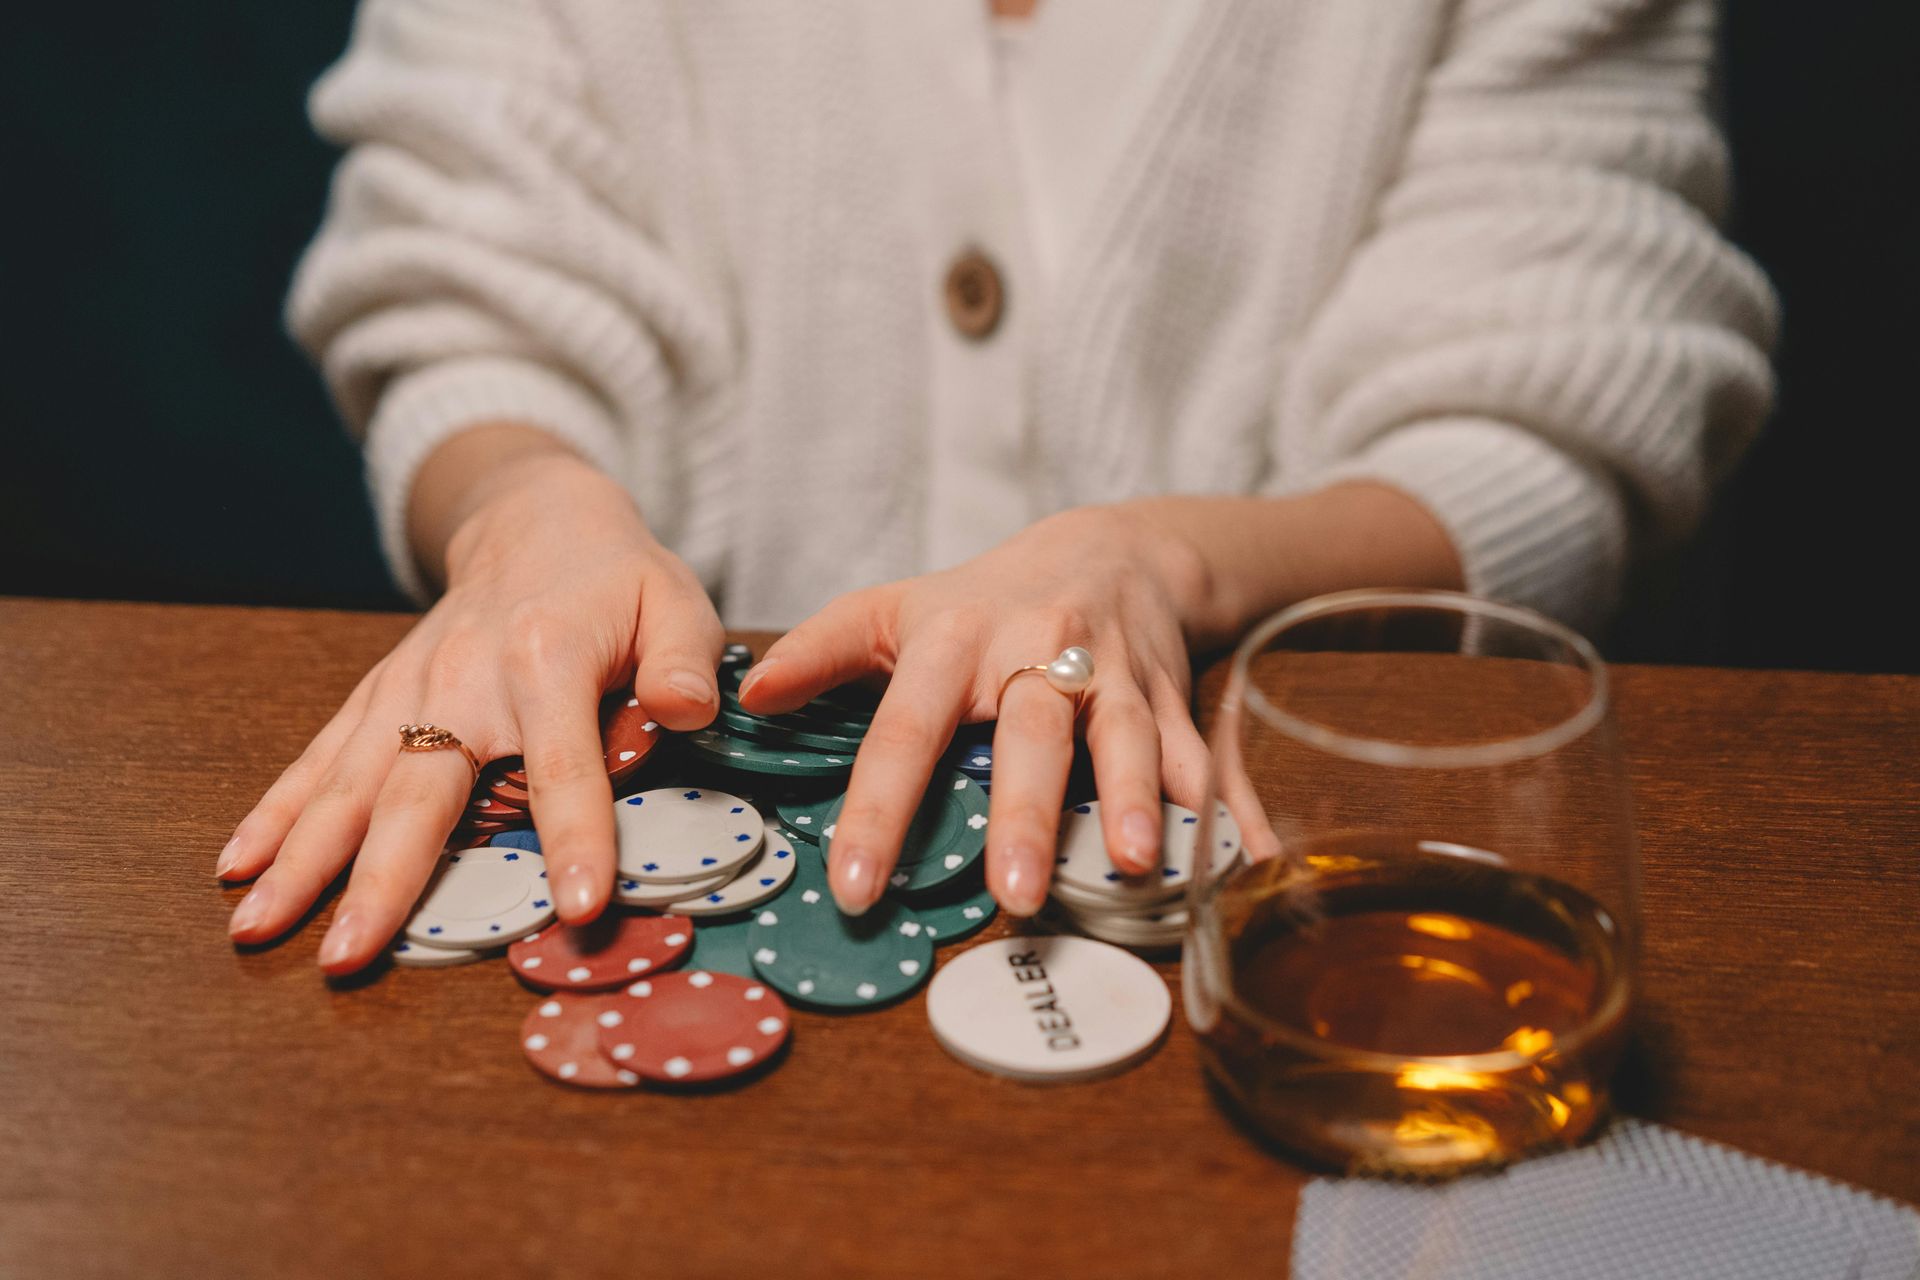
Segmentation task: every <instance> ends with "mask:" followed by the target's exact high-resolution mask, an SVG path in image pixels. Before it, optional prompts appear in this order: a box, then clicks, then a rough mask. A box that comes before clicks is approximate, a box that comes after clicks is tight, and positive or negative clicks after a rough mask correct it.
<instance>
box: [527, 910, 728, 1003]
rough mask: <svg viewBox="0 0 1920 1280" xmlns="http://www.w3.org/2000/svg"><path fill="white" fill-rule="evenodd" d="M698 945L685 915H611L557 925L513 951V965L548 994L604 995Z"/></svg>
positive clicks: (666, 965)
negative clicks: (599, 992) (609, 990)
mask: <svg viewBox="0 0 1920 1280" xmlns="http://www.w3.org/2000/svg"><path fill="white" fill-rule="evenodd" d="M692 945H693V923H692V922H691V921H689V920H687V919H686V918H685V917H683V916H673V915H665V916H655V915H647V916H641V915H630V914H628V913H626V912H624V911H608V912H605V913H603V914H602V915H601V916H600V918H599V919H597V920H595V921H593V922H592V923H591V924H586V925H582V926H579V927H574V926H571V925H564V924H556V925H554V926H553V927H552V928H549V929H542V930H541V931H540V932H538V933H531V934H528V935H527V936H526V937H524V938H522V939H520V941H518V942H516V943H514V944H513V945H512V946H510V947H508V948H507V963H508V964H510V965H512V966H513V971H514V972H515V973H517V974H519V975H520V977H521V978H522V979H524V980H525V981H526V982H527V983H528V984H530V985H532V986H536V987H539V988H541V989H542V990H545V991H556V990H565V991H604V990H606V989H608V988H610V987H617V986H620V985H621V984H622V983H626V982H632V981H633V980H634V979H635V978H637V977H640V976H641V975H643V974H650V973H659V972H661V971H663V970H666V969H670V968H672V967H673V965H674V964H675V963H677V962H678V961H679V960H680V958H681V957H683V956H685V955H686V954H687V950H688V948H690V947H691V946H692Z"/></svg>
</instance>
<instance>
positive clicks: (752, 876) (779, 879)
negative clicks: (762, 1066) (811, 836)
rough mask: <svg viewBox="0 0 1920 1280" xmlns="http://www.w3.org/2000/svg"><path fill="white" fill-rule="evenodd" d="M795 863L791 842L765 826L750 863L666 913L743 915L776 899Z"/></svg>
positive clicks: (789, 880)
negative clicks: (751, 908)
mask: <svg viewBox="0 0 1920 1280" xmlns="http://www.w3.org/2000/svg"><path fill="white" fill-rule="evenodd" d="M799 863H800V860H799V858H797V857H795V856H794V852H793V844H792V842H791V841H789V840H788V839H787V838H786V836H785V835H783V834H782V833H781V832H779V831H777V830H775V829H774V827H773V826H772V824H768V825H767V827H766V835H765V837H764V838H763V839H762V841H761V843H760V852H759V853H757V854H755V855H754V856H753V859H752V861H750V862H748V863H747V865H746V866H744V867H742V868H741V869H740V870H739V872H737V873H736V874H735V875H733V877H732V878H731V879H729V880H728V881H727V882H726V883H725V884H723V885H721V886H719V887H718V888H715V889H708V890H705V891H702V892H699V893H696V894H694V895H692V896H689V897H686V898H682V899H681V900H680V901H678V902H675V903H673V904H672V906H671V907H670V908H669V910H672V911H677V912H679V913H680V914H682V915H689V916H720V915H728V914H731V913H732V912H735V911H745V910H746V909H747V908H749V907H754V906H758V905H759V904H760V903H763V902H766V901H767V900H769V899H771V898H773V897H775V896H777V895H778V894H779V893H780V891H781V890H783V889H785V888H786V887H787V886H788V885H789V884H791V883H792V881H793V872H794V868H795V867H797V866H798V865H799Z"/></svg>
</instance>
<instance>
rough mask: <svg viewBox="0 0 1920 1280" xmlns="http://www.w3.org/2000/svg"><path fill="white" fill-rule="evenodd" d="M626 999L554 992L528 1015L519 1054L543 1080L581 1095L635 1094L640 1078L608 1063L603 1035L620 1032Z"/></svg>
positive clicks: (521, 1033) (629, 1071)
mask: <svg viewBox="0 0 1920 1280" xmlns="http://www.w3.org/2000/svg"><path fill="white" fill-rule="evenodd" d="M624 1004H625V997H623V996H609V995H573V994H571V993H568V992H564V991H561V992H556V993H554V994H553V995H550V996H548V997H547V998H546V999H544V1000H542V1001H541V1002H540V1003H539V1004H537V1005H535V1006H534V1007H533V1008H532V1009H531V1010H529V1011H528V1013H527V1017H526V1021H524V1022H522V1023H521V1024H520V1050H521V1052H523V1053H525V1054H526V1055H527V1061H528V1062H530V1063H532V1064H533V1069H534V1070H535V1071H538V1072H539V1073H540V1074H541V1075H543V1076H547V1077H549V1078H551V1079H554V1080H558V1081H560V1082H561V1083H562V1084H572V1085H579V1086H580V1087H581V1088H583V1089H631V1088H633V1087H634V1086H635V1085H637V1084H639V1083H640V1076H639V1074H638V1073H637V1072H635V1071H632V1070H629V1069H628V1068H626V1067H622V1066H619V1065H617V1064H616V1063H613V1062H610V1061H608V1060H607V1057H606V1055H605V1054H603V1053H601V1052H600V1033H601V1032H602V1031H604V1030H608V1029H609V1027H612V1028H614V1029H617V1028H618V1025H619V1023H620V1022H621V1021H622V1019H623V1018H624V1017H625V1010H624V1007H623V1006H624Z"/></svg>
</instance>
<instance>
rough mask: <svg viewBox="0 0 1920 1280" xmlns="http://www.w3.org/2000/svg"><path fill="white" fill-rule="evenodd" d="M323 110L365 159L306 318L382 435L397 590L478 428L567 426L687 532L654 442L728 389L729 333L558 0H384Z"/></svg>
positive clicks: (332, 217) (344, 392)
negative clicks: (431, 492) (411, 498)
mask: <svg viewBox="0 0 1920 1280" xmlns="http://www.w3.org/2000/svg"><path fill="white" fill-rule="evenodd" d="M647 47H648V46H647V45H646V44H645V42H640V48H641V49H642V51H643V54H644V52H645V50H646V49H647ZM632 73H633V74H634V75H635V76H637V77H648V76H652V77H654V79H653V81H650V82H649V83H670V82H671V79H672V77H673V75H674V68H673V66H672V64H671V62H670V60H669V59H667V58H666V57H665V56H663V57H662V59H661V65H660V66H649V65H646V64H645V62H644V61H639V62H637V63H636V65H634V66H633V67H632ZM311 108H312V114H313V119H314V123H315V125H316V127H317V128H318V129H319V130H320V132H321V133H322V134H323V135H324V136H326V137H327V138H329V139H331V140H333V141H335V142H338V143H340V144H342V145H344V146H346V147H347V148H348V152H347V155H346V157H345V159H344V160H343V161H342V162H341V165H340V168H339V171H338V173H337V175H336V177H335V181H334V187H333V193H332V199H331V202H330V206H329V209H328V212H327V216H326V220H325V222H324V224H323V225H322V227H321V230H320V233H319V235H318V237H317V238H316V240H315V242H314V243H313V245H312V247H311V248H310V249H309V250H308V252H307V254H306V256H305V258H304V259H303V261H302V263H301V265H300V268H299V271H298V273H297V275H296V277H295V281H294V286H293V291H292V295H291V298H290V300H289V303H288V318H289V324H290V326H291V328H292V330H293V332H294V334H295V336H296V338H297V339H298V340H299V341H300V342H301V343H302V344H303V345H304V346H306V347H307V349H308V350H309V351H310V352H311V353H312V354H313V356H314V357H315V358H316V359H317V360H318V361H319V363H320V366H321V368H322V370H323V372H324V374H325V377H326V380H327V383H328V385H329V387H330V389H331V390H332V393H333V395H334V397H335V399H336V401H337V402H338V404H339V407H340V409H341V412H342V414H343V415H344V416H345V418H346V419H347V422H348V424H349V426H350V427H351V428H353V429H354V430H355V431H356V432H359V433H363V435H364V442H365V448H366V452H367V457H368V475H369V480H370V483H371V485H372V487H373V490H374V501H375V507H376V511H377V513H378V516H379V520H380V527H381V533H382V539H383V544H384V546H385V549H386V553H387V557H388V561H389V563H390V566H391V568H392V570H393V573H394V575H395V577H396V579H397V580H398V581H399V582H400V583H401V584H402V585H403V586H404V587H405V588H407V589H408V590H409V591H410V592H411V593H413V594H414V595H415V596H416V597H419V596H421V595H422V592H423V586H422V583H421V582H420V579H419V576H418V572H417V570H416V568H415V566H414V563H413V560H412V556H411V554H410V552H409V550H408V547H407V541H406V534H405V525H406V520H405V514H406V506H407V500H408V495H409V493H410V491H411V489H412V486H413V481H414V477H415V474H416V472H417V471H418V468H419V466H420V464H421V462H422V461H424V460H425V458H426V457H427V455H428V454H429V453H431V452H432V450H433V449H434V447H435V446H437V445H438V444H439V443H441V442H442V441H443V440H445V439H446V438H447V437H449V436H450V435H452V434H454V433H456V432H458V431H460V430H462V429H464V428H467V427H470V426H474V425H477V424H479V423H481V422H486V421H501V420H512V421H518V422H523V423H527V424H529V425H533V426H536V427H539V428H542V429H544V430H546V431H548V432H550V433H551V434H553V435H555V436H557V437H559V438H561V439H562V440H564V441H566V442H568V443H569V444H571V445H572V446H573V447H574V448H576V449H577V450H579V451H580V452H581V453H582V454H583V455H585V456H586V457H588V458H589V459H591V460H593V461H594V462H596V463H597V464H598V465H600V466H602V467H604V468H606V469H608V470H609V471H612V472H614V473H616V474H619V475H620V476H621V478H622V479H623V480H624V481H626V482H628V483H629V484H630V485H631V486H632V487H634V488H635V489H636V491H637V492H638V494H639V496H640V498H641V501H642V504H643V509H647V508H651V509H648V514H649V517H650V518H652V519H655V520H656V521H658V520H664V519H670V518H671V514H672V513H671V510H670V508H671V493H672V488H673V484H672V481H671V479H670V478H669V474H668V471H669V468H668V466H667V465H666V459H665V458H664V456H663V455H662V452H661V446H660V444H659V442H660V441H661V440H662V439H663V438H665V436H666V434H667V433H668V432H669V430H670V429H671V427H672V426H673V419H674V417H675V415H676V414H677V413H679V412H680V411H681V408H682V406H683V403H684V398H685V394H686V389H687V386H688V384H690V383H694V384H697V383H701V382H711V381H714V380H717V379H718V378H719V377H720V371H721V370H722V368H723V367H724V366H725V364H726V363H727V360H728V358H729V356H728V347H729V340H728V335H727V332H726V326H725V323H724V319H723V316H722V313H721V311H720V309H719V307H718V306H716V304H715V301H714V299H713V297H712V294H711V290H709V289H705V288H703V287H702V285H701V284H700V282H698V281H697V280H696V279H694V278H693V276H692V274H691V273H690V272H689V271H688V270H687V269H686V266H685V264H684V261H683V260H682V258H681V257H680V256H679V255H677V254H676V253H675V247H674V246H673V245H672V244H670V243H669V241H670V239H671V238H672V228H671V227H670V226H669V225H668V222H669V218H668V216H667V214H666V213H665V211H664V210H663V207H662V204H661V202H660V200H659V199H658V198H657V197H658V193H659V191H660V188H661V183H660V182H659V180H658V177H657V175H650V174H649V172H648V170H647V159H648V157H647V156H646V155H645V153H644V149H641V148H636V147H634V146H633V145H632V142H631V140H630V139H623V138H618V137H615V136H613V135H612V134H611V133H610V132H609V130H608V129H607V128H606V127H605V125H604V123H603V122H602V121H601V120H600V119H598V118H597V117H596V115H595V112H594V110H593V102H592V94H591V93H590V92H589V91H588V90H587V88H586V87H585V73H584V71H583V69H582V66H581V63H580V59H579V58H578V57H577V56H576V51H575V50H574V49H573V48H572V47H571V46H570V44H569V41H568V39H567V37H566V33H565V32H563V31H561V30H560V29H558V28H557V27H556V25H555V23H554V22H553V21H552V20H551V19H550V17H549V15H548V14H547V13H546V12H545V10H544V8H543V7H542V5H541V3H540V0H369V2H368V3H366V4H364V5H363V6H362V9H361V12H360V16H359V20H358V22H357V24H356V27H355V32H354V38H353V42H352V45H351V47H350V49H349V50H348V53H347V56H346V57H345V58H344V59H343V60H342V61H341V62H340V64H339V65H338V66H336V67H334V68H333V69H332V70H331V71H330V72H328V73H327V75H326V76H325V77H323V78H322V80H321V81H320V83H319V84H318V85H317V86H316V87H315V89H314V93H313V96H312V103H311ZM663 132H664V129H663ZM650 177H651V178H652V180H651V181H650V180H649V179H650ZM636 454H638V455H639V456H636Z"/></svg>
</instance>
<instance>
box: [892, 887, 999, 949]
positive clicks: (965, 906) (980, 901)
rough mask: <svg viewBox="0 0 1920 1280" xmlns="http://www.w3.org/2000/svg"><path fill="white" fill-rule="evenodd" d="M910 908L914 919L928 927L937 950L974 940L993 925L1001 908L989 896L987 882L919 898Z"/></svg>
mask: <svg viewBox="0 0 1920 1280" xmlns="http://www.w3.org/2000/svg"><path fill="white" fill-rule="evenodd" d="M906 905H907V910H909V911H911V912H913V914H914V918H915V919H917V920H919V921H920V923H921V924H923V925H925V926H926V929H927V933H928V934H929V935H931V936H932V938H933V945H934V946H936V947H944V946H946V945H947V944H948V943H950V942H959V941H960V940H962V939H963V938H971V937H972V936H973V935H974V934H976V933H978V932H980V931H981V930H982V929H984V928H986V927H987V926H988V925H990V924H992V923H993V918H994V916H996V915H998V914H999V912H1000V904H999V903H997V902H995V901H994V900H993V895H992V894H991V893H989V892H987V886H986V883H985V882H984V881H969V882H967V883H963V884H957V885H949V886H947V887H946V888H945V889H942V890H941V891H940V892H938V893H934V894H929V895H926V896H925V897H919V896H916V897H914V898H912V899H910V900H908V901H907V904H906Z"/></svg>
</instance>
